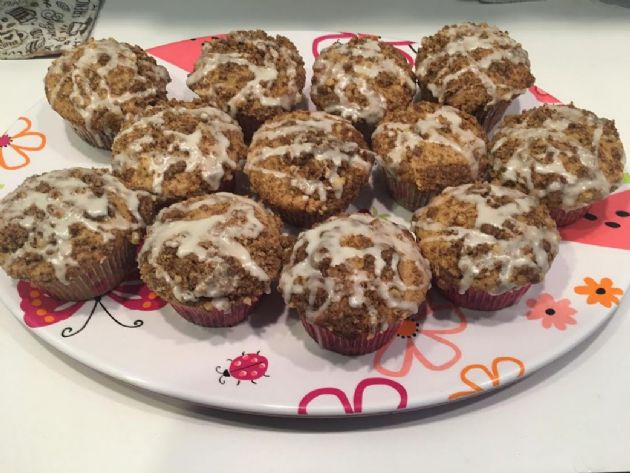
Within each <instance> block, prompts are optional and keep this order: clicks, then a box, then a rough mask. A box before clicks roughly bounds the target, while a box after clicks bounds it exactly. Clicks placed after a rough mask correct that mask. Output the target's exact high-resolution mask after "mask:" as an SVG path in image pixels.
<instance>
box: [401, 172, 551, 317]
mask: <svg viewBox="0 0 630 473" xmlns="http://www.w3.org/2000/svg"><path fill="white" fill-rule="evenodd" d="M412 230H413V231H414V233H415V234H416V237H417V239H418V241H419V243H420V249H421V250H422V254H423V255H424V257H425V258H427V259H428V260H429V263H431V271H432V273H433V278H434V282H435V283H436V285H437V286H438V287H439V288H440V289H441V290H442V291H443V292H444V294H445V295H446V296H447V297H448V298H449V299H451V300H452V301H453V302H455V303H456V304H458V305H461V306H463V307H468V308H471V309H479V310H497V309H501V308H503V307H507V306H508V305H512V304H514V303H515V302H517V301H518V300H519V299H520V298H521V297H522V296H523V294H525V292H526V291H527V289H528V288H529V286H530V285H531V284H536V283H539V282H541V281H542V280H543V278H544V277H545V274H546V273H547V270H548V269H549V267H550V266H551V263H552V261H553V259H554V258H555V256H556V254H557V253H558V244H559V241H560V235H559V234H558V230H557V228H556V225H555V223H554V221H553V219H552V218H551V216H550V215H549V211H548V210H547V208H546V207H545V206H544V205H543V204H541V203H539V202H538V201H537V200H536V199H535V198H534V197H531V196H528V195H525V194H523V193H522V192H520V191H518V190H515V189H510V188H507V187H501V186H496V185H493V184H489V183H474V184H463V185H461V186H457V187H449V188H447V189H445V190H444V191H443V192H442V193H441V194H440V195H438V196H437V197H435V198H434V199H433V200H431V202H430V203H429V205H427V206H426V207H423V208H421V209H420V210H418V211H417V212H416V213H415V214H414V216H413V219H412Z"/></svg>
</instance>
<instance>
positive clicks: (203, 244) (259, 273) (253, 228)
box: [139, 192, 271, 309]
mask: <svg viewBox="0 0 630 473" xmlns="http://www.w3.org/2000/svg"><path fill="white" fill-rule="evenodd" d="M225 203H227V204H229V206H228V207H227V209H226V210H225V212H223V213H221V214H218V215H210V216H207V217H203V218H199V219H195V220H190V219H188V220H186V219H179V220H172V219H170V218H168V219H165V213H166V212H171V211H172V210H174V209H177V210H181V211H182V212H192V211H194V210H196V209H199V208H201V207H204V206H212V205H220V204H225ZM257 208H258V209H259V210H261V211H263V212H265V210H264V209H263V208H262V207H260V206H259V205H258V204H256V202H254V201H252V200H250V199H248V198H246V197H241V196H238V195H234V194H230V193H226V192H219V193H216V194H212V195H209V196H207V197H203V198H200V199H194V200H193V201H184V202H179V203H177V204H174V205H171V206H170V207H167V208H165V209H163V210H162V211H160V213H159V214H158V217H157V219H156V222H155V223H154V224H153V225H152V226H151V227H149V231H148V232H147V237H146V239H145V241H144V245H143V247H142V251H141V252H140V256H139V258H140V259H141V258H143V255H145V254H147V261H148V262H149V264H150V265H151V266H152V267H153V268H154V269H155V274H156V276H157V277H158V278H161V279H163V280H164V281H165V282H166V283H167V284H169V285H170V286H171V288H172V291H173V295H174V296H175V297H176V298H177V300H179V301H181V302H184V303H190V302H195V301H198V300H200V299H201V298H210V299H212V303H213V305H214V306H216V307H217V308H218V309H227V308H229V301H228V298H227V296H229V294H230V293H232V292H233V291H234V290H236V289H237V288H238V286H239V283H240V282H241V281H240V280H239V278H237V277H234V274H232V273H231V272H230V264H226V261H229V260H232V259H235V260H236V261H238V262H239V263H240V264H241V265H242V267H243V269H244V270H245V271H247V272H248V273H249V274H250V275H251V276H252V277H254V278H256V279H258V280H260V281H263V282H266V283H268V284H267V288H266V292H267V293H269V292H270V290H271V288H270V285H271V283H270V277H269V275H268V274H267V273H266V272H265V271H264V270H263V269H262V268H261V267H260V266H259V265H258V264H257V263H256V261H254V259H253V258H252V256H251V254H250V253H249V250H248V249H247V248H246V247H245V246H243V244H241V243H240V242H239V239H243V238H245V239H254V238H257V237H258V236H259V235H260V233H261V232H262V231H263V229H264V224H263V223H262V222H261V221H260V220H259V219H258V218H257V217H256V213H255V210H256V209H257ZM233 218H236V219H239V223H231V224H229V225H227V224H226V222H228V221H229V220H231V219H233ZM165 247H168V248H176V249H177V257H178V258H184V257H185V256H188V255H194V256H196V257H197V260H198V262H199V263H198V264H200V265H204V266H206V267H207V268H210V269H212V271H211V273H210V274H209V276H208V277H207V278H206V279H204V280H202V281H200V282H199V283H198V284H197V285H196V286H195V287H194V288H193V289H190V288H187V287H184V285H183V283H182V281H181V280H179V281H178V279H177V277H176V276H174V275H172V274H170V273H169V271H168V269H166V268H165V267H163V266H162V265H161V264H160V254H161V252H162V249H163V248H165Z"/></svg>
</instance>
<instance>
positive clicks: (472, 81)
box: [416, 23, 534, 132]
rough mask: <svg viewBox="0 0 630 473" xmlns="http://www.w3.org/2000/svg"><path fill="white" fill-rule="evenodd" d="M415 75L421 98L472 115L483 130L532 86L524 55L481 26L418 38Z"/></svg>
mask: <svg viewBox="0 0 630 473" xmlns="http://www.w3.org/2000/svg"><path fill="white" fill-rule="evenodd" d="M416 77H417V78H418V83H419V84H420V92H421V95H422V98H423V99H424V100H432V101H436V102H439V103H444V104H447V105H452V106H453V107H456V108H459V109H460V110H463V111H464V112H467V113H470V114H471V115H474V116H475V117H476V118H477V119H478V120H479V123H481V125H482V126H483V127H484V129H485V130H486V132H488V131H489V130H490V129H491V128H492V127H493V126H494V125H496V124H497V123H498V121H499V120H500V119H501V116H502V115H503V113H504V112H505V110H506V109H507V107H508V106H509V104H510V102H512V100H514V99H515V98H516V97H518V96H519V95H521V94H522V93H523V92H525V90H526V89H527V88H528V87H530V86H532V85H533V84H534V76H532V74H531V72H530V70H529V58H528V57H527V52H526V51H525V50H524V49H523V48H522V47H521V45H520V44H519V43H517V42H516V41H514V40H513V39H512V38H510V36H509V35H508V34H507V32H505V31H501V30H499V29H498V28H497V27H496V26H492V25H488V24H487V23H479V24H477V23H461V24H458V25H448V26H445V27H443V28H442V29H441V30H440V31H438V32H437V33H436V34H434V35H433V36H429V37H426V38H423V39H422V44H421V48H420V49H419V50H418V55H417V57H416Z"/></svg>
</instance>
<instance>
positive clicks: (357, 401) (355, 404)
mask: <svg viewBox="0 0 630 473" xmlns="http://www.w3.org/2000/svg"><path fill="white" fill-rule="evenodd" d="M370 386H389V387H391V388H392V389H394V390H395V391H396V392H397V393H398V395H399V396H400V402H399V403H398V406H397V407H396V409H404V408H405V407H407V390H406V389H405V388H404V387H403V385H402V384H400V383H398V382H396V381H394V380H391V379H387V378H365V379H362V380H361V381H359V382H358V384H357V386H356V388H355V389H354V395H353V397H352V403H350V400H349V399H348V396H347V395H346V393H345V392H343V391H342V390H341V389H339V388H335V387H324V388H318V389H314V390H313V391H311V392H309V393H307V394H306V395H305V396H304V397H303V398H302V399H301V400H300V402H299V404H298V414H300V415H306V414H308V412H307V407H308V405H309V404H310V403H311V401H313V399H316V398H318V397H320V396H335V397H336V398H337V399H338V400H339V402H340V403H341V406H342V407H343V410H344V411H345V413H346V414H359V413H361V412H363V395H364V393H365V390H366V388H368V387H370Z"/></svg>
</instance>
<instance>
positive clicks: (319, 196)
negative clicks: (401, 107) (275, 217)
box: [245, 110, 374, 227]
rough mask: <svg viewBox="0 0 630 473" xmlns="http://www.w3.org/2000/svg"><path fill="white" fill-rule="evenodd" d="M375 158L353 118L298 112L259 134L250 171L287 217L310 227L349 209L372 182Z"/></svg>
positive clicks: (249, 158) (267, 197)
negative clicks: (363, 189) (370, 179)
mask: <svg viewBox="0 0 630 473" xmlns="http://www.w3.org/2000/svg"><path fill="white" fill-rule="evenodd" d="M373 156H374V153H372V152H371V151H369V150H368V149H367V145H366V144H365V141H364V140H363V138H362V137H361V134H360V133H359V132H358V131H357V130H356V129H355V128H354V127H353V126H352V124H351V123H350V122H348V121H346V120H344V119H342V118H340V117H337V116H335V115H330V114H328V113H324V112H307V111H303V110H299V111H295V112H289V113H285V114H282V115H279V116H277V117H276V118H274V119H272V120H270V121H268V122H267V123H265V124H264V125H263V126H262V127H261V128H260V129H259V130H258V131H257V132H256V133H255V134H254V137H253V139H252V144H251V146H250V148H249V152H248V154H247V162H246V164H245V173H246V174H247V175H248V176H249V179H250V182H251V188H252V190H253V191H254V192H255V193H256V194H258V196H260V198H261V199H262V200H263V202H265V203H266V204H267V205H268V206H269V207H271V208H272V209H273V210H274V211H275V212H277V213H278V214H279V215H280V216H281V217H282V218H283V220H284V221H286V222H288V223H291V224H293V225H297V226H302V227H306V226H310V225H312V224H313V223H315V222H320V221H323V220H325V219H326V218H328V217H330V216H331V215H334V214H338V213H341V212H343V211H345V210H346V209H347V207H348V205H349V204H350V202H351V201H352V200H354V198H355V197H356V196H357V195H358V194H359V192H360V190H361V188H362V187H363V186H364V185H365V184H367V182H368V180H369V177H370V171H371V169H372V163H373V161H374V157H373Z"/></svg>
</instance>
